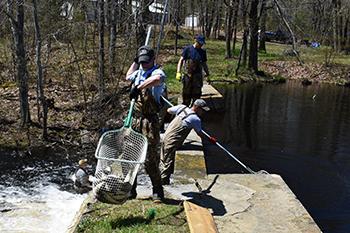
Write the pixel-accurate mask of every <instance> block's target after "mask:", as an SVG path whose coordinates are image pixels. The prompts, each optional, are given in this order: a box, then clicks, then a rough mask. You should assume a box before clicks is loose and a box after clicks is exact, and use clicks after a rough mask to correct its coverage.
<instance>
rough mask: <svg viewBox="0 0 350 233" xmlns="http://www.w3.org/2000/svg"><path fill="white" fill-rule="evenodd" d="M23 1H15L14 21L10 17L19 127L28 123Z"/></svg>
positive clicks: (9, 3)
mask: <svg viewBox="0 0 350 233" xmlns="http://www.w3.org/2000/svg"><path fill="white" fill-rule="evenodd" d="M11 5H12V3H11V1H8V7H11ZM23 5H24V1H23V0H18V1H17V4H16V6H17V15H16V19H14V17H13V16H11V18H10V20H11V28H12V33H13V37H14V39H15V49H16V66H17V67H16V68H17V85H18V88H19V99H20V111H21V125H22V126H25V125H26V124H28V123H30V121H31V120H30V114H29V101H28V72H27V60H26V51H25V45H24V7H23Z"/></svg>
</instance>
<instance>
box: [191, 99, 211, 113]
mask: <svg viewBox="0 0 350 233" xmlns="http://www.w3.org/2000/svg"><path fill="white" fill-rule="evenodd" d="M193 105H195V106H198V107H200V108H202V109H203V110H204V111H209V110H210V108H209V107H208V105H207V103H206V102H205V101H204V100H202V99H196V101H194V103H193Z"/></svg>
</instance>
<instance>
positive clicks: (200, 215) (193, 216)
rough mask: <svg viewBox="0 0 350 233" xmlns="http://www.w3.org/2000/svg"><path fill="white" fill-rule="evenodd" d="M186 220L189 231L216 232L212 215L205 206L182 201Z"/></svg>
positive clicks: (196, 232) (195, 232) (193, 232)
mask: <svg viewBox="0 0 350 233" xmlns="http://www.w3.org/2000/svg"><path fill="white" fill-rule="evenodd" d="M183 205H184V208H185V213H186V217H187V222H188V225H189V227H190V231H191V233H218V230H217V228H216V225H215V222H214V219H213V216H212V215H211V214H210V212H209V210H208V209H207V208H203V207H201V206H199V205H196V204H193V203H191V202H189V201H184V204H183Z"/></svg>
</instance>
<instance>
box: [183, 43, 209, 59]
mask: <svg viewBox="0 0 350 233" xmlns="http://www.w3.org/2000/svg"><path fill="white" fill-rule="evenodd" d="M182 57H183V58H184V59H185V60H189V59H191V60H194V61H199V62H207V51H205V50H204V49H202V48H195V47H194V46H193V45H189V46H186V47H185V48H184V49H183V51H182Z"/></svg>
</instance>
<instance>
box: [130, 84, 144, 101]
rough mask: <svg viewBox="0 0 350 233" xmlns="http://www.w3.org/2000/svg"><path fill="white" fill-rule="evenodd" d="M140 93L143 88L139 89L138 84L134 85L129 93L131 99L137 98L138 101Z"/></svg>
mask: <svg viewBox="0 0 350 233" xmlns="http://www.w3.org/2000/svg"><path fill="white" fill-rule="evenodd" d="M140 93H141V90H140V89H138V88H137V86H136V85H135V86H133V87H132V88H131V89H130V94H129V97H130V100H132V99H135V101H136V100H137V98H138V97H139V95H140Z"/></svg>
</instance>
